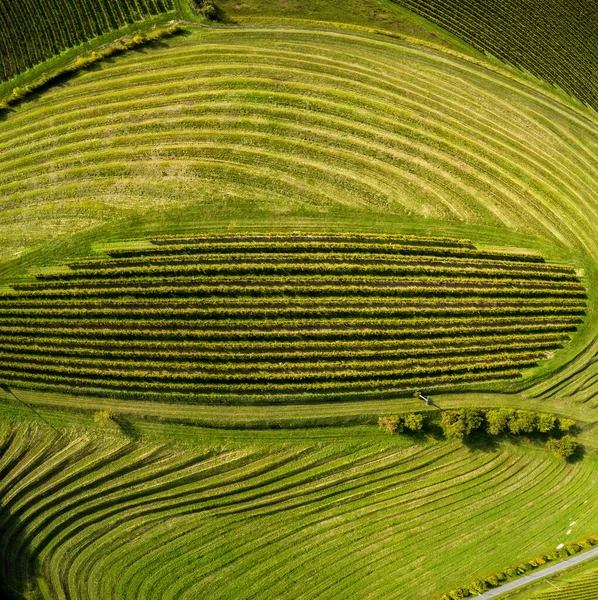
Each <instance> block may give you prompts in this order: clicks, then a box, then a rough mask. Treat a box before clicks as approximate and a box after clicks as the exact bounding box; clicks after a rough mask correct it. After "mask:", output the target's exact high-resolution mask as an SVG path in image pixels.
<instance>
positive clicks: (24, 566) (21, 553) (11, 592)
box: [0, 499, 43, 600]
mask: <svg viewBox="0 0 598 600" xmlns="http://www.w3.org/2000/svg"><path fill="white" fill-rule="evenodd" d="M0 504H1V499H0ZM11 512H12V511H11V506H10V503H8V504H6V505H2V507H1V508H0V521H1V522H2V523H5V525H4V527H2V528H0V565H1V570H0V598H2V599H3V600H25V599H26V600H42V598H43V595H42V592H41V590H40V588H39V584H38V578H39V577H40V575H41V570H40V567H39V562H38V560H37V557H36V556H35V555H33V554H32V553H31V551H30V550H29V548H27V547H24V548H16V549H15V548H14V547H13V546H12V545H11V542H10V540H8V539H7V537H8V536H7V534H8V531H7V528H8V527H9V526H10V527H11V528H14V517H12V516H11ZM17 526H18V525H17ZM15 551H16V552H15ZM15 554H18V561H15V560H14V556H15Z"/></svg>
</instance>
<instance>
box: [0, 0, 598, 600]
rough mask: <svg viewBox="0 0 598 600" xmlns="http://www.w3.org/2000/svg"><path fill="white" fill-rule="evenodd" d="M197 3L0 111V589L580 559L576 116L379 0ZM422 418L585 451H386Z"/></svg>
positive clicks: (366, 585)
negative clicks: (489, 424) (164, 34)
mask: <svg viewBox="0 0 598 600" xmlns="http://www.w3.org/2000/svg"><path fill="white" fill-rule="evenodd" d="M217 4H218V5H219V7H220V8H221V9H222V11H223V14H224V19H223V22H221V23H209V22H208V21H207V20H206V19H203V18H202V17H201V16H198V14H196V13H194V12H193V10H192V9H191V7H190V6H189V5H188V3H187V2H186V1H185V0H180V1H177V2H175V3H174V4H173V5H172V6H173V7H174V9H175V12H174V13H172V16H173V17H174V16H176V17H177V18H178V19H179V20H182V21H184V23H183V25H184V27H185V29H186V31H185V33H184V34H183V35H180V36H177V37H173V38H169V39H167V40H162V41H160V42H156V43H153V44H149V45H146V46H143V48H139V49H137V50H131V51H127V52H124V53H122V54H120V55H119V56H115V57H112V58H108V59H106V60H102V61H101V62H99V63H96V64H95V65H94V66H93V67H90V68H89V69H85V70H82V71H80V72H78V73H77V74H76V75H75V76H73V77H70V78H68V79H65V80H64V81H61V82H60V83H57V84H56V85H52V86H48V87H47V89H44V90H43V91H41V92H40V93H36V94H32V95H30V96H28V97H27V98H26V99H25V101H23V102H22V103H21V104H19V105H18V106H14V107H12V108H11V109H10V110H8V111H6V112H4V113H3V115H2V117H0V384H1V385H2V390H0V582H2V583H1V585H0V588H1V587H2V586H4V588H5V590H3V591H4V593H5V594H10V596H9V597H10V598H11V600H13V597H14V598H19V599H21V598H26V599H29V600H41V599H42V598H43V599H49V598H51V599H54V598H60V599H62V598H64V599H66V598H71V599H75V598H81V599H86V600H96V599H104V598H115V599H117V598H118V599H120V598H131V599H132V598H141V599H145V598H148V599H149V598H160V599H162V598H173V599H174V598H210V599H211V598H227V599H228V598H235V599H236V598H260V599H263V598H293V599H294V598H316V597H317V598H384V599H386V598H397V599H401V600H402V599H405V600H407V599H412V598H421V599H422V600H433V599H434V600H435V599H436V598H437V597H438V596H439V595H440V594H442V593H444V592H447V591H448V590H450V589H452V588H454V587H458V586H461V585H467V584H469V583H470V582H471V581H472V580H474V579H476V578H479V577H487V576H490V575H492V574H493V573H495V572H496V571H498V570H500V569H503V568H505V567H507V566H509V565H514V564H518V563H521V562H522V561H524V560H528V559H530V558H532V557H533V556H535V555H537V554H538V553H542V552H549V551H552V550H554V548H555V547H556V546H557V544H559V543H563V542H567V541H573V538H575V539H581V538H583V537H585V536H588V535H590V534H594V533H597V532H598V507H597V506H596V502H595V501H594V498H595V496H596V492H597V491H596V489H595V488H596V484H597V481H598V480H597V479H596V472H597V468H598V464H597V463H596V460H597V458H596V456H597V451H598V415H597V412H596V408H597V407H598V361H597V352H598V342H597V339H598V337H597V335H598V318H597V316H598V315H597V310H598V296H597V295H596V292H595V289H596V284H597V283H598V267H597V265H598V225H597V223H598V218H597V217H598V186H597V185H596V183H597V181H596V179H597V176H596V173H598V141H597V140H598V116H596V113H595V112H594V111H593V110H592V109H590V108H588V107H586V106H583V105H582V103H581V102H580V100H584V99H585V98H584V97H583V94H579V95H578V98H577V99H575V98H573V99H572V98H568V97H566V96H565V95H564V94H563V93H561V92H560V91H558V90H555V89H554V88H552V87H551V85H549V84H550V83H554V81H552V80H551V79H550V78H547V79H548V82H547V81H540V80H538V79H536V78H534V77H531V76H530V75H529V74H528V73H520V72H518V71H517V70H516V69H514V68H513V67H512V66H509V65H503V64H500V63H498V62H497V61H496V60H489V59H487V58H486V57H485V56H484V55H483V54H481V53H480V52H479V51H477V50H475V49H474V48H473V47H471V46H469V45H468V43H467V41H469V42H472V43H473V41H472V40H470V39H468V38H467V36H464V37H465V39H466V40H467V41H463V40H460V39H458V38H457V37H455V35H454V33H455V32H457V33H459V32H461V31H462V30H461V29H459V28H455V27H448V29H450V30H451V31H452V32H453V33H449V32H447V31H444V30H442V29H440V27H439V26H438V25H433V24H431V23H430V22H428V21H426V20H425V19H424V18H422V17H421V16H416V15H415V14H413V13H411V12H409V11H408V10H406V9H405V8H403V7H401V6H399V5H398V4H397V3H395V2H392V1H390V0H364V1H363V2H359V3H358V2H354V1H353V0H343V2H335V3H330V2H320V1H319V0H317V1H314V2H310V3H305V2H298V1H296V0H278V1H276V2H263V1H262V0H243V1H237V0H221V1H220V2H217ZM156 6H157V5H156ZM169 7H170V5H169ZM1 15H2V8H1V7H0V16H1ZM169 18H170V16H169V15H159V16H154V17H151V18H148V19H147V20H146V21H144V22H141V23H139V24H138V25H137V24H134V25H128V27H127V28H126V29H123V30H122V31H123V33H124V32H126V33H127V34H129V35H130V34H134V33H135V31H137V30H144V31H145V30H147V29H149V28H151V27H152V26H153V25H154V23H160V24H162V23H164V22H165V21H166V20H167V19H169ZM65 23H66V22H65ZM67 25H68V23H67ZM511 25H512V24H511ZM69 26H70V25H69ZM510 27H511V26H510ZM510 31H512V29H510ZM117 35H118V34H117V33H114V32H112V33H108V34H105V35H104V36H100V37H98V38H93V37H92V39H88V38H89V37H90V36H84V37H81V38H80V39H81V41H82V40H83V39H87V40H88V41H87V42H86V43H85V45H84V46H82V47H81V49H80V50H84V51H85V52H90V51H92V50H97V49H101V48H102V47H103V44H105V43H107V42H110V41H112V40H114V39H115V37H116V36H117ZM462 35H463V34H462ZM77 39H79V38H77ZM559 39H560V38H559ZM563 39H565V38H563ZM486 41H487V42H488V43H490V42H491V41H492V40H490V38H488V39H487V40H486ZM474 45H476V46H477V47H478V48H486V47H485V46H483V45H480V44H474ZM64 47H65V48H67V47H68V44H66V46H64ZM1 48H2V47H1V46H0V55H1V56H0V58H3V59H4V58H5V54H6V53H4V55H3V54H2V50H1ZM78 51H79V50H76V49H74V48H71V49H67V50H66V52H64V53H62V54H60V55H56V56H53V57H52V58H51V59H50V60H49V61H48V62H47V63H42V64H38V65H37V66H35V67H34V68H32V69H30V70H28V71H25V72H22V73H20V74H19V75H18V77H17V78H16V79H14V80H13V83H15V84H16V83H18V85H19V86H22V85H26V84H27V82H33V81H35V80H36V78H38V77H39V76H40V74H41V73H42V72H44V70H46V69H47V70H51V69H54V68H60V67H62V66H64V65H65V64H67V63H68V61H70V60H73V59H74V58H75V57H76V56H77V52H78ZM567 56H570V55H569V54H568V55H567ZM507 58H508V57H507ZM588 60H589V59H588ZM34 62H35V61H33V62H31V64H34ZM590 62H591V61H590ZM542 64H544V63H542ZM566 64H567V63H566V61H564V62H563V63H562V64H560V65H559V67H558V72H562V68H565V67H566ZM563 65H565V67H563ZM524 66H526V65H524ZM584 68H585V67H584ZM530 71H532V73H533V74H534V75H535V76H536V77H538V76H541V75H542V73H541V72H534V70H533V69H531V68H530ZM555 72H557V71H555ZM11 85H12V84H11V82H5V83H3V84H2V85H0V100H1V99H2V96H4V95H6V94H8V93H10V89H11V88H10V86H11ZM569 91H571V90H569ZM573 91H575V90H573ZM418 390H421V391H424V392H426V391H427V392H430V391H431V392H432V393H433V399H434V402H435V404H436V406H437V407H440V408H441V409H455V408H461V407H463V406H477V407H482V408H496V407H502V406H505V407H510V408H526V409H529V410H534V411H540V412H542V411H546V412H551V413H554V414H555V415H558V416H560V417H571V418H573V419H575V420H576V423H577V425H576V435H577V437H578V439H579V441H580V442H582V443H583V445H584V447H583V449H582V451H581V452H580V453H578V454H577V455H576V457H575V458H574V459H573V460H571V461H562V460H558V459H557V458H555V457H554V456H552V455H551V454H550V453H549V452H547V451H546V449H545V448H544V446H543V442H541V441H538V440H537V439H534V437H533V436H531V438H530V439H528V438H527V437H522V438H509V437H503V438H499V439H498V441H497V440H490V439H487V438H486V437H484V436H482V437H481V438H480V439H478V440H469V441H468V442H467V443H466V444H459V443H456V442H449V441H447V440H445V439H444V437H443V436H442V434H441V432H440V430H439V428H436V429H435V428H431V429H430V430H429V431H428V432H427V433H426V434H419V435H411V436H410V435H399V434H397V435H389V434H386V433H384V432H382V431H380V430H379V429H378V427H377V426H376V423H377V420H378V417H379V416H381V415H393V414H400V413H407V412H413V411H417V412H422V413H424V414H426V416H427V417H432V415H433V416H434V418H435V419H436V420H437V421H438V420H439V417H438V414H437V408H436V406H426V405H424V403H423V402H422V401H421V400H420V399H418V398H416V397H414V395H413V392H414V391H418ZM26 405H29V406H30V407H31V408H33V409H34V410H35V411H37V414H34V413H33V412H32V410H31V409H30V408H27V406H26ZM101 410H108V411H109V413H110V415H109V417H108V418H104V421H105V422H104V424H98V422H96V421H94V413H97V411H101ZM96 417H98V415H97V414H96ZM44 421H45V423H44ZM435 422H436V421H435ZM48 424H49V425H50V426H51V427H54V428H55V429H56V430H57V432H56V431H52V429H50V427H49V426H48ZM572 521H575V522H576V525H575V528H574V531H572V532H571V534H570V535H569V536H567V534H566V531H567V529H568V528H569V524H570V523H571V522H572ZM580 581H582V582H583V584H584V585H585V586H586V588H587V589H595V586H594V584H593V583H592V584H590V583H588V582H590V581H591V580H590V578H589V576H585V575H584V578H583V579H580ZM567 585H568V586H569V587H568V588H564V589H567V590H569V589H570V590H573V587H572V586H574V584H573V583H571V584H570V585H569V584H567ZM592 586H594V587H592ZM532 591H533V590H532ZM536 591H538V590H536ZM544 591H545V590H544V589H543V588H542V589H539V591H538V594H539V593H540V592H541V593H544ZM526 593H527V592H526ZM530 593H531V592H530ZM534 593H535V592H534ZM567 593H569V592H567ZM571 593H573V592H571ZM525 597H526V598H527V596H525ZM529 597H530V598H532V597H533V596H529ZM538 597H539V598H547V596H538ZM548 597H551V598H552V596H548ZM560 597H561V596H559V598H560ZM562 597H568V596H562ZM571 597H574V596H571ZM522 598H523V596H522Z"/></svg>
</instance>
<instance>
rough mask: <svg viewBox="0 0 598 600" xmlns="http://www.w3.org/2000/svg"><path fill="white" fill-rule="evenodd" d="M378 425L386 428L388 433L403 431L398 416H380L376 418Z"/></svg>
mask: <svg viewBox="0 0 598 600" xmlns="http://www.w3.org/2000/svg"><path fill="white" fill-rule="evenodd" d="M378 427H379V428H380V429H384V430H386V431H387V432H388V433H396V432H397V431H399V432H400V431H403V423H402V422H401V419H400V418H399V417H380V418H379V419H378Z"/></svg>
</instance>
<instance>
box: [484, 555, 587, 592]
mask: <svg viewBox="0 0 598 600" xmlns="http://www.w3.org/2000/svg"><path fill="white" fill-rule="evenodd" d="M596 556H598V548H594V549H592V550H588V551H587V552H582V553H581V554H576V555H575V556H572V557H571V558H568V559H567V560H564V561H563V562H561V563H559V564H558V565H553V566H552V567H548V568H546V569H542V570H541V571H535V572H534V573H531V574H530V575H526V576H525V577H521V578H519V579H516V580H515V581H511V582H510V583H505V585H501V586H500V587H497V588H494V589H493V590H489V591H488V592H484V593H483V594H480V595H479V596H476V597H475V598H476V600H486V599H487V598H497V597H498V596H500V595H502V594H504V593H506V592H511V591H513V590H516V589H517V588H520V587H523V586H524V585H528V584H530V583H532V582H534V581H538V579H544V577H548V576H549V575H554V574H555V573H558V572H559V571H564V570H565V569H568V568H569V567H572V566H573V565H577V564H579V563H581V562H584V561H586V560H589V559H590V558H593V557H596Z"/></svg>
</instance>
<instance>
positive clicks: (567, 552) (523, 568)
mask: <svg viewBox="0 0 598 600" xmlns="http://www.w3.org/2000/svg"><path fill="white" fill-rule="evenodd" d="M597 544H598V535H592V536H590V537H588V538H585V539H583V540H581V541H579V542H574V543H571V544H567V545H566V546H563V547H562V548H559V549H558V550H554V551H553V552H550V553H548V554H539V555H538V556H536V557H535V558H532V559H531V560H528V561H526V562H522V563H520V564H518V565H516V566H512V567H507V568H506V569H503V570H502V571H499V572H498V573H495V574H494V575H490V576H489V577H486V578H484V579H476V580H475V581H472V582H471V583H470V584H469V585H467V586H464V587H459V588H455V589H453V590H451V591H450V592H447V593H446V594H443V595H442V596H440V598H439V600H461V599H462V598H469V597H470V596H477V595H478V594H483V593H484V592H486V591H487V590H490V589H492V588H495V587H499V586H501V585H503V584H505V583H506V582H507V581H510V580H512V579H516V578H517V577H520V576H522V575H525V574H526V573H529V572H530V571H533V570H534V569H537V568H538V567H541V566H543V565H545V564H546V563H548V562H552V561H555V560H558V559H563V558H568V557H570V556H573V555H575V554H578V553H579V552H581V551H582V550H585V549H587V548H589V547H591V546H595V545H597Z"/></svg>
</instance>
